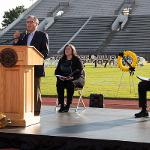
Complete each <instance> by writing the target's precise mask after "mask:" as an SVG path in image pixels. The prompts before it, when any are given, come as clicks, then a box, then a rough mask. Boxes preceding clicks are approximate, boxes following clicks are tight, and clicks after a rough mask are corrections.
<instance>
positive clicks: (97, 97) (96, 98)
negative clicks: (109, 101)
mask: <svg viewBox="0 0 150 150" xmlns="http://www.w3.org/2000/svg"><path fill="white" fill-rule="evenodd" d="M103 100H104V96H103V95H102V94H90V103H89V107H98V108H103Z"/></svg>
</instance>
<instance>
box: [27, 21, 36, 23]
mask: <svg viewBox="0 0 150 150" xmlns="http://www.w3.org/2000/svg"><path fill="white" fill-rule="evenodd" d="M26 23H35V21H26Z"/></svg>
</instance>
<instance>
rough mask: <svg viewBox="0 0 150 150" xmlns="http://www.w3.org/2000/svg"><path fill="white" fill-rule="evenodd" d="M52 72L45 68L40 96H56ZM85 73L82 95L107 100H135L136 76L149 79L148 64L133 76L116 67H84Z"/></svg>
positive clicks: (50, 68) (54, 79) (149, 67)
mask: <svg viewBox="0 0 150 150" xmlns="http://www.w3.org/2000/svg"><path fill="white" fill-rule="evenodd" d="M54 70H55V67H48V68H46V77H45V78H42V83H41V90H42V95H50V96H56V77H55V76H54ZM85 72H86V85H85V88H84V94H83V95H84V96H85V97H89V95H90V94H91V93H101V94H103V95H104V96H105V97H109V98H137V97H138V93H137V87H138V82H139V80H138V79H137V77H136V75H141V76H145V77H150V64H145V65H144V66H138V67H137V68H136V71H135V74H134V75H133V76H130V75H129V73H128V72H122V71H121V70H120V69H119V68H117V67H109V66H108V67H107V68H103V67H98V68H94V67H93V66H92V65H86V67H85ZM121 77H122V79H121ZM119 85H120V88H119ZM76 94H77V93H75V95H76ZM148 97H150V96H149V95H148Z"/></svg>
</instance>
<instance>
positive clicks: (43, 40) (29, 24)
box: [14, 16, 49, 115]
mask: <svg viewBox="0 0 150 150" xmlns="http://www.w3.org/2000/svg"><path fill="white" fill-rule="evenodd" d="M38 24H39V20H38V18H37V17H35V16H28V17H27V19H26V33H22V34H20V33H19V32H18V31H17V32H16V33H14V39H15V40H14V45H28V46H34V47H35V48H36V49H37V50H38V51H39V52H41V53H42V54H43V56H44V59H45V58H46V57H47V55H48V51H49V47H48V45H49V43H48V35H47V34H46V33H44V32H41V31H37V28H38ZM42 76H45V71H44V64H43V65H42V66H40V65H36V66H35V67H34V115H39V114H40V109H41V92H40V80H41V77H42Z"/></svg>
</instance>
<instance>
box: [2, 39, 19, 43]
mask: <svg viewBox="0 0 150 150" xmlns="http://www.w3.org/2000/svg"><path fill="white" fill-rule="evenodd" d="M16 39H19V38H12V39H7V40H3V41H2V42H1V43H0V44H5V43H9V42H12V41H14V40H16Z"/></svg>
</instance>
